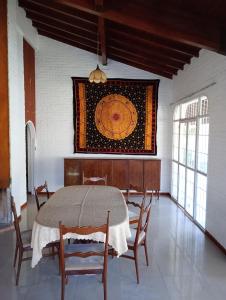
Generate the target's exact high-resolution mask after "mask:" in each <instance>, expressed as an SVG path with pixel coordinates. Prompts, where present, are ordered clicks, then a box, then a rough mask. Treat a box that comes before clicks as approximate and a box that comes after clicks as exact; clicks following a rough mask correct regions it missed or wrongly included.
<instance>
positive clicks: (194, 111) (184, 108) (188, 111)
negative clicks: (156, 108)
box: [181, 99, 198, 119]
mask: <svg viewBox="0 0 226 300" xmlns="http://www.w3.org/2000/svg"><path fill="white" fill-rule="evenodd" d="M197 115H198V99H194V100H192V101H189V102H186V103H183V104H182V105H181V119H189V118H195V117H196V116H197Z"/></svg>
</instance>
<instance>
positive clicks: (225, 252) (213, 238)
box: [205, 230, 226, 255]
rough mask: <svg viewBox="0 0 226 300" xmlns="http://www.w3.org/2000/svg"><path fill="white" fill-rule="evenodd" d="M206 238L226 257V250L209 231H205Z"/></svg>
mask: <svg viewBox="0 0 226 300" xmlns="http://www.w3.org/2000/svg"><path fill="white" fill-rule="evenodd" d="M205 234H206V236H207V237H208V238H209V239H210V240H211V241H212V242H213V243H214V244H215V245H216V246H217V247H218V248H219V249H220V250H221V251H222V252H223V253H224V254H225V255H226V248H224V246H223V245H221V243H219V242H218V240H217V239H215V237H214V236H213V235H212V234H211V233H210V232H209V231H208V230H206V231H205Z"/></svg>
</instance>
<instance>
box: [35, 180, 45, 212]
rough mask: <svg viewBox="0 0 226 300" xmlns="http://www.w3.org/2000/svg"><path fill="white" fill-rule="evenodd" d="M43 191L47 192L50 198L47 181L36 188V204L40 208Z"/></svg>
mask: <svg viewBox="0 0 226 300" xmlns="http://www.w3.org/2000/svg"><path fill="white" fill-rule="evenodd" d="M43 191H44V192H45V193H46V198H47V200H48V199H49V190H48V185H47V182H46V181H45V183H44V184H43V185H40V186H38V187H36V188H34V193H35V201H36V205H37V209H38V210H39V209H40V207H41V205H40V202H39V194H40V193H42V192H43Z"/></svg>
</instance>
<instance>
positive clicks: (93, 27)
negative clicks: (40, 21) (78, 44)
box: [19, 0, 97, 32]
mask: <svg viewBox="0 0 226 300" xmlns="http://www.w3.org/2000/svg"><path fill="white" fill-rule="evenodd" d="M19 3H20V4H23V5H21V6H22V7H23V8H24V9H25V11H26V13H27V15H31V14H33V15H34V14H35V15H36V16H37V15H39V16H40V17H47V16H48V18H52V19H54V20H56V21H59V20H60V22H62V23H65V24H69V25H71V26H75V27H79V28H83V29H84V30H86V31H91V32H93V31H94V32H96V31H97V23H90V22H87V21H86V20H83V19H80V18H78V17H76V15H70V16H69V15H65V14H64V13H62V12H58V11H54V10H51V9H49V8H45V7H42V6H39V5H36V4H33V3H32V4H31V3H28V2H27V1H24V0H20V2H19Z"/></svg>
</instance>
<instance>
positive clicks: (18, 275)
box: [16, 248, 23, 285]
mask: <svg viewBox="0 0 226 300" xmlns="http://www.w3.org/2000/svg"><path fill="white" fill-rule="evenodd" d="M22 258H23V250H22V249H20V248H19V260H18V266H17V272H16V285H18V283H19V277H20V269H21V263H22Z"/></svg>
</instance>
